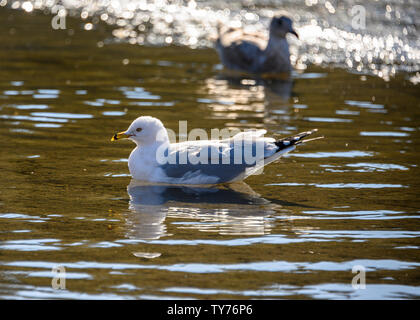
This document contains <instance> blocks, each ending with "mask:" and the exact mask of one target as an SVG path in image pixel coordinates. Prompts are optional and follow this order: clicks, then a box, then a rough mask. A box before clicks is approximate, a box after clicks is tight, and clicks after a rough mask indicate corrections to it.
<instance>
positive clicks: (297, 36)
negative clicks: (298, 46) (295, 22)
mask: <svg viewBox="0 0 420 320" xmlns="http://www.w3.org/2000/svg"><path fill="white" fill-rule="evenodd" d="M290 33H291V34H293V35H295V36H296V38H298V39H299V35H298V34H297V32H296V31H295V30H293V29H292V31H290Z"/></svg>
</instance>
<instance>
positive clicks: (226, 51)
mask: <svg viewBox="0 0 420 320" xmlns="http://www.w3.org/2000/svg"><path fill="white" fill-rule="evenodd" d="M292 24H293V22H292V20H291V19H290V18H289V17H288V16H287V15H279V16H275V17H273V18H272V19H271V23H270V29H269V38H268V40H267V38H266V37H264V35H262V34H259V33H255V34H251V33H245V32H244V31H243V30H242V29H236V28H227V29H226V28H225V30H223V28H222V27H221V26H220V24H219V26H218V33H219V36H218V39H217V41H216V50H217V52H218V54H219V56H220V59H221V60H222V63H223V65H224V66H225V67H226V68H228V69H232V70H237V71H245V72H250V73H255V74H264V73H266V74H273V73H290V71H291V70H292V65H291V63H290V52H289V44H288V42H287V39H286V35H287V33H291V34H293V35H295V36H296V37H297V38H299V36H298V34H297V33H296V31H295V30H294V29H293V26H292Z"/></svg>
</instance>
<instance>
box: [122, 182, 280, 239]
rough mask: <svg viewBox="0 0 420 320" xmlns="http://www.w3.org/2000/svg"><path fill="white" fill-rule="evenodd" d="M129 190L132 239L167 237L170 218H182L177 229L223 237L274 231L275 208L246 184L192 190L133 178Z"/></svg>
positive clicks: (128, 214)
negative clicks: (167, 220)
mask: <svg viewBox="0 0 420 320" xmlns="http://www.w3.org/2000/svg"><path fill="white" fill-rule="evenodd" d="M127 191H128V194H129V196H130V204H129V209H130V212H129V213H127V215H126V220H127V229H128V232H127V236H128V237H129V238H133V239H159V238H160V237H164V236H167V235H168V233H167V227H166V225H165V218H166V217H167V216H168V217H169V218H173V219H181V221H175V222H173V225H175V226H177V228H183V229H185V228H188V229H197V230H199V231H206V232H217V233H220V234H240V235H250V234H253V235H257V234H260V235H261V234H266V233H269V232H270V230H271V227H272V225H271V220H270V219H269V216H270V215H272V214H273V213H274V210H273V209H274V208H275V206H276V205H274V204H272V203H271V202H270V201H268V200H266V199H263V198H261V197H260V196H259V195H258V194H257V193H255V192H254V191H253V190H252V189H251V188H250V187H249V186H248V185H247V184H245V183H237V184H232V185H229V186H215V187H204V186H203V187H202V186H194V187H191V186H179V185H163V184H158V185H157V184H149V183H144V182H140V181H137V180H134V179H133V180H131V182H130V184H129V185H128V187H127ZM185 220H188V222H187V221H185ZM190 220H195V221H193V222H191V221H190Z"/></svg>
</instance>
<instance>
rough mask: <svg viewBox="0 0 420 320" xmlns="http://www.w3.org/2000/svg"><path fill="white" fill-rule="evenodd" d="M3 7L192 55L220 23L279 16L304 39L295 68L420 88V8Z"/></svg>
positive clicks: (297, 4)
mask: <svg viewBox="0 0 420 320" xmlns="http://www.w3.org/2000/svg"><path fill="white" fill-rule="evenodd" d="M0 4H1V5H3V6H5V5H8V6H10V7H11V8H15V9H19V8H20V9H23V10H25V11H28V12H30V11H33V10H43V11H44V12H50V13H52V14H58V15H61V16H66V15H69V16H72V17H78V18H80V19H81V20H82V21H84V28H85V29H86V30H92V29H93V28H95V26H96V25H97V24H98V23H100V22H105V23H107V24H109V25H112V26H113V27H114V30H113V32H112V34H113V40H122V41H128V42H129V43H131V44H137V45H144V44H146V45H170V44H178V45H184V46H189V47H191V48H197V47H212V46H213V42H214V40H215V38H216V36H217V31H216V30H217V24H218V23H222V24H225V25H230V26H232V27H243V28H245V30H247V31H251V32H264V33H267V26H268V24H269V20H270V19H271V17H272V16H273V15H275V14H276V13H277V12H278V11H279V9H282V10H285V11H287V12H288V13H289V14H290V15H291V16H292V17H293V20H294V23H295V25H296V29H297V31H298V33H299V40H297V39H289V41H290V42H291V51H292V56H291V60H292V62H293V64H294V65H295V66H296V67H297V68H299V69H305V68H307V66H308V65H310V64H316V65H321V66H327V65H334V66H340V67H343V68H347V69H351V70H353V71H355V72H359V73H370V74H375V75H377V76H379V77H382V78H384V79H389V77H390V76H393V75H395V73H396V72H401V71H404V72H410V73H411V75H410V78H411V79H412V81H413V82H416V83H417V82H418V81H420V80H419V79H420V76H419V73H418V71H419V66H420V64H419V63H420V40H419V37H418V34H417V27H416V26H417V25H419V23H420V20H419V19H420V18H419V14H418V12H419V11H420V3H419V2H418V1H403V0H400V1H390V2H388V1H378V0H376V1H369V2H366V1H365V2H360V3H359V2H354V1H352V0H345V1H335V0H331V1H325V0H300V1H288V0H285V1H276V0H262V1H249V0H236V1H229V5H227V4H226V2H225V1H205V0H204V1H195V0H189V1H187V0H176V1H170V0H158V1H147V0H140V1H138V0H96V1H90V0H89V1H80V0H61V1H60V0H29V1H24V0H19V1H15V0H2V1H1V3H0ZM359 14H362V15H363V16H362V17H361V18H360V19H362V20H360V19H359V16H358V15H359ZM356 15H357V16H356ZM359 21H361V23H359V24H358V22H359ZM107 40H112V39H107Z"/></svg>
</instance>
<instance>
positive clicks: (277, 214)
mask: <svg viewBox="0 0 420 320" xmlns="http://www.w3.org/2000/svg"><path fill="white" fill-rule="evenodd" d="M331 3H332V2H331ZM200 5H201V4H200ZM413 6H414V4H413ZM50 18H51V16H48V15H40V14H36V13H26V12H24V11H22V10H21V11H18V10H9V9H6V8H1V9H0V21H1V24H2V26H4V25H5V26H6V28H7V30H9V33H2V34H1V36H0V37H1V42H0V43H1V50H0V134H1V136H2V141H1V149H0V150H1V157H0V167H1V170H0V297H1V298H3V299H4V298H7V299H9V298H12V299H23V298H80V299H89V298H104V299H105V298H241V299H242V298H317V299H318V298H321V299H322V298H324V299H340V298H341V299H345V298H362V299H364V298H373V299H389V298H419V297H420V277H419V275H420V272H419V271H420V258H419V255H418V252H419V251H418V250H419V248H420V225H419V216H420V200H419V198H418V195H419V190H420V188H419V186H420V183H419V179H418V177H419V168H418V165H419V161H418V159H419V145H420V140H419V130H420V109H419V93H418V92H419V91H418V87H417V86H415V85H413V84H412V83H411V82H410V81H407V80H405V75H397V76H396V77H395V78H391V79H390V81H388V82H385V81H383V80H382V79H380V78H378V77H375V76H369V75H362V76H361V75H356V74H352V73H348V72H345V71H343V70H342V69H330V68H320V67H315V66H311V67H309V68H308V69H307V70H305V71H304V72H303V71H299V72H295V73H294V74H293V80H292V81H276V82H260V81H259V80H257V79H243V78H242V79H234V78H230V77H228V76H226V75H225V74H223V73H222V72H221V71H220V65H219V62H218V58H217V56H216V54H215V52H214V51H213V50H211V49H205V48H204V49H195V50H194V49H191V48H189V47H185V46H183V47H180V46H168V47H147V46H142V47H139V46H133V45H130V44H128V43H114V42H112V43H108V44H105V45H104V43H103V40H104V39H107V38H109V37H111V34H112V30H113V28H110V27H109V26H106V25H98V27H97V28H96V29H95V30H91V31H84V30H83V24H84V22H83V23H82V25H81V20H80V19H79V18H77V19H72V18H69V19H68V21H67V23H68V29H67V30H66V31H53V30H51V28H50ZM11 30H12V31H11ZM70 30H72V31H71V32H70ZM98 43H99V44H100V45H99V46H98ZM139 115H153V116H156V117H158V118H160V119H162V121H163V122H164V123H165V124H166V125H167V127H168V128H171V129H173V130H175V131H176V132H177V131H178V120H187V121H188V127H189V128H204V129H206V130H208V131H210V129H212V128H225V127H228V128H240V129H247V128H262V127H264V128H267V129H268V131H269V134H270V135H273V136H283V135H287V134H293V133H295V132H297V131H303V130H307V129H312V128H314V127H317V128H318V129H319V132H320V133H321V134H322V135H324V136H325V137H326V138H325V139H323V140H318V141H314V142H312V143H308V144H307V145H302V146H301V147H300V148H299V150H297V151H296V152H294V153H292V154H290V155H289V156H288V157H286V158H284V159H282V160H281V161H280V162H279V163H276V164H272V165H270V166H268V167H267V168H265V170H264V173H263V174H261V175H256V176H253V177H250V178H249V179H247V180H246V183H239V184H233V185H230V186H219V187H208V188H204V187H176V186H164V185H148V184H141V183H139V182H135V181H131V180H130V177H129V175H128V169H127V157H128V155H129V152H130V150H131V148H132V147H133V146H132V144H130V143H129V142H124V141H123V142H121V143H111V142H110V141H109V140H110V137H111V136H112V135H113V134H114V133H115V132H116V131H118V130H123V129H125V128H126V127H127V126H128V124H129V123H130V122H131V120H132V119H134V118H135V117H137V116H139ZM60 266H63V267H64V268H65V270H66V290H57V289H53V288H52V287H51V280H52V277H53V276H54V273H53V268H56V267H60ZM354 266H363V267H364V268H365V270H366V289H364V290H356V289H353V287H352V285H351V281H352V278H353V276H354V275H355V274H353V273H352V269H353V267H354Z"/></svg>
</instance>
